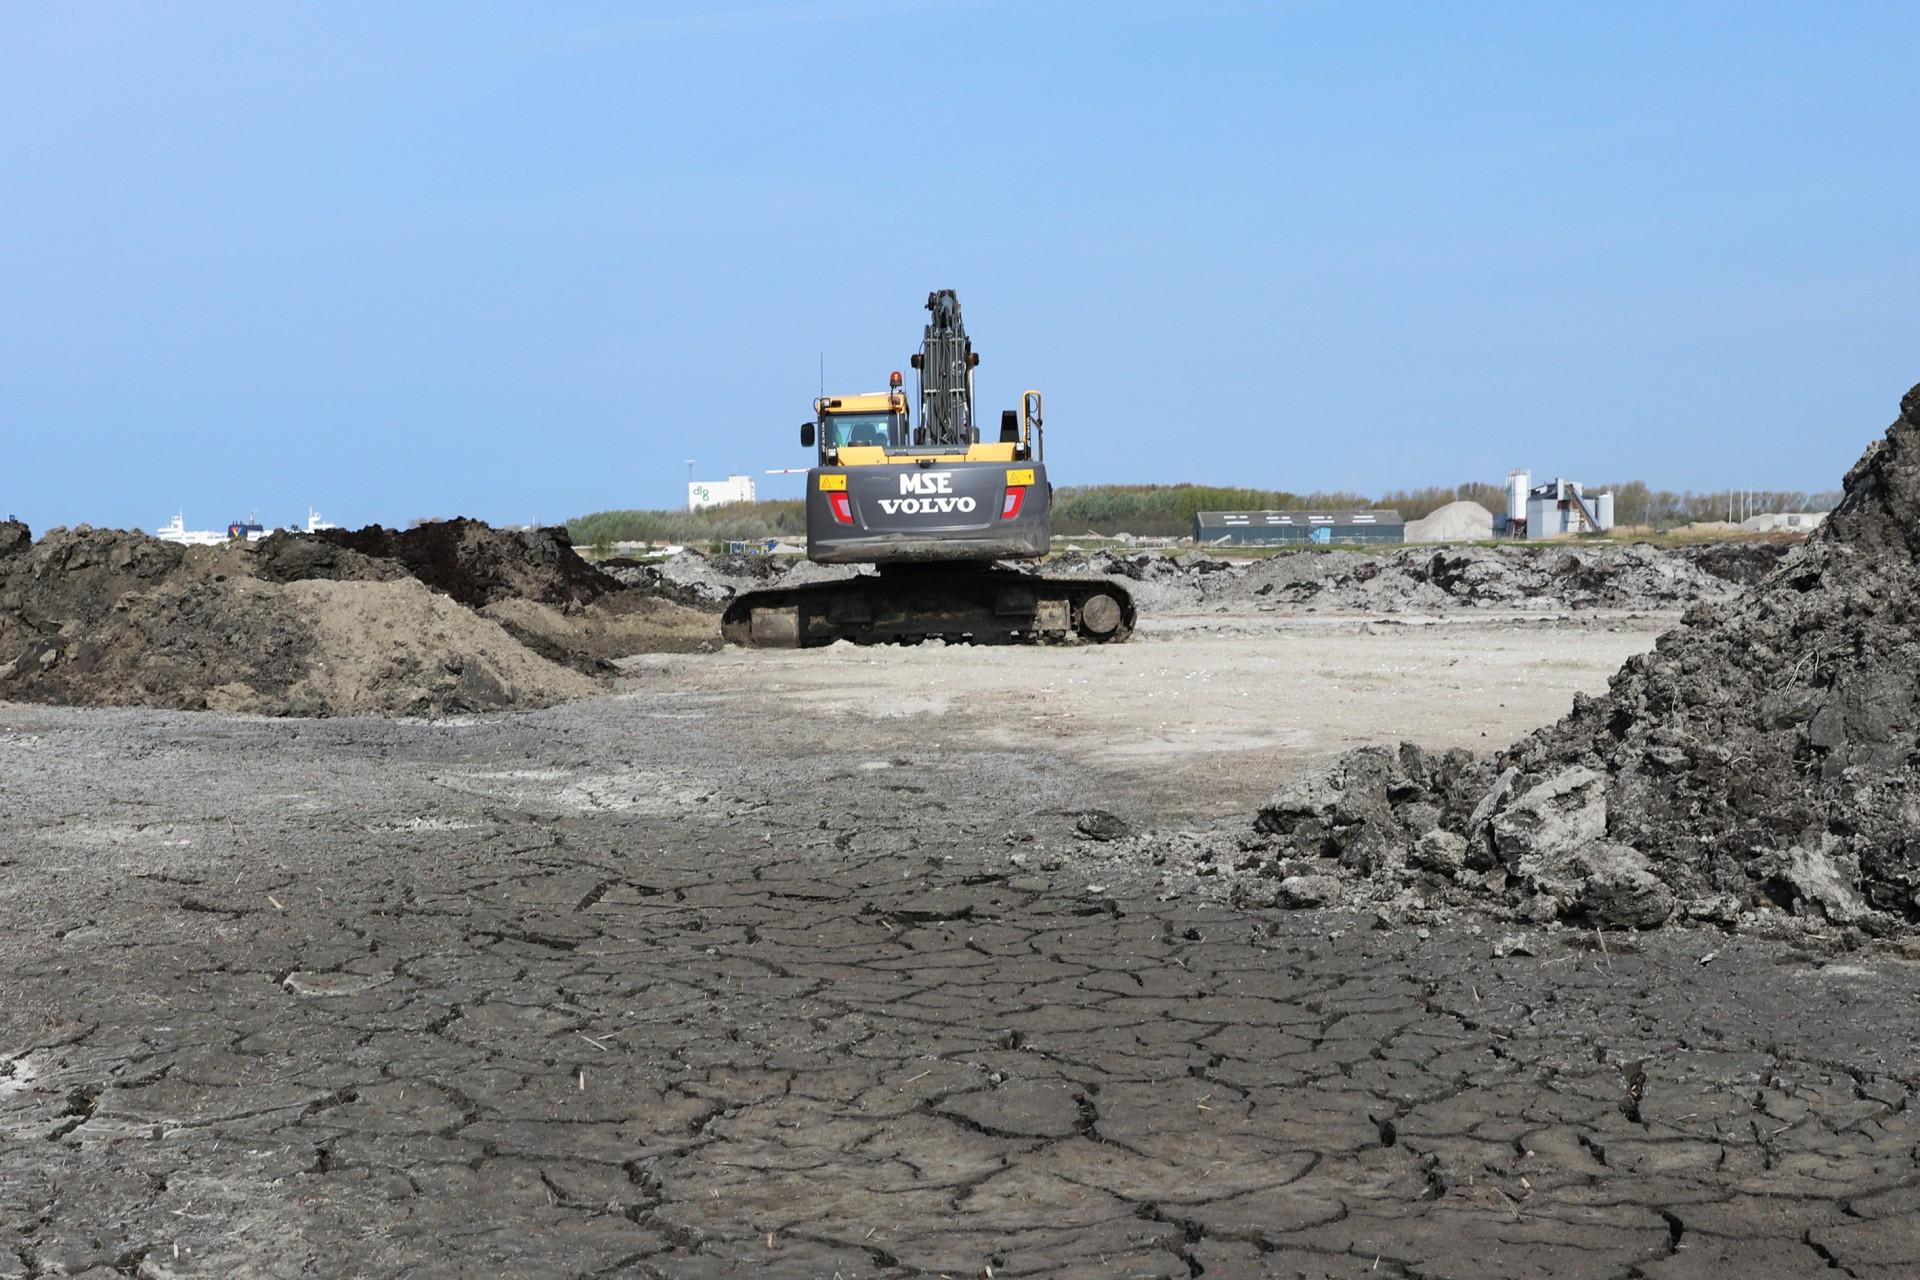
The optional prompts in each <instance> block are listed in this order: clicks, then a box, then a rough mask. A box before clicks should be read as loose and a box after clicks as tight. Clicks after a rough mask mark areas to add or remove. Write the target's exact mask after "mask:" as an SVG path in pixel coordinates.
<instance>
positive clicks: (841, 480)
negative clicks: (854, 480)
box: [820, 476, 847, 493]
mask: <svg viewBox="0 0 1920 1280" xmlns="http://www.w3.org/2000/svg"><path fill="white" fill-rule="evenodd" d="M846 491H847V478H846V477H845V476H821V477H820V492H822V493H845V492H846Z"/></svg>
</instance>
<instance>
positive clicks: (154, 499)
mask: <svg viewBox="0 0 1920 1280" xmlns="http://www.w3.org/2000/svg"><path fill="white" fill-rule="evenodd" d="M1916 47H1920V6H1913V5H1910V4H1899V3H1885V4H1874V3H1859V4H1833V5H1818V6H1816V5H1807V4H1793V5H1787V4H1768V3H1761V2H1749V3H1658V4H1637V3H1607V4H1586V5H1574V4H1541V3H1535V2H1528V3H1399V4H1396V3H1385V2H1379V3H1370V2H1368V0H1349V2H1346V3H1334V2H1331V0H1329V2H1325V3H1234V2H1229V0H1193V2H1191V3H1174V2H1172V0H1168V2H1165V3H1146V2H1144V0H1142V2H1130V0H1100V2H1098V3H1075V2H1064V0H1063V2H1060V3H1046V2H1044V0H1027V2H1024V3H991V2H977V3H966V2H961V0H954V2H950V3H940V2H927V3H914V2H912V0H818V2H813V3H792V4H777V3H765V2H763V3H758V4H756V3H753V2H752V0H741V2H739V3H735V2H734V0H714V2H713V3H711V4H705V5H697V4H669V3H659V4H648V3H639V2H636V3H626V4H590V3H576V4H553V5H530V4H521V3H494V4H484V3H459V4H441V3H425V2H422V3H409V4H405V5H392V4H372V3H358V4H354V3H344V4H329V5H308V6H289V5H262V4H254V3H245V4H241V3H235V4H204V3H181V4H169V5H147V4H126V5H102V4H83V3H75V4H61V5H47V6H34V5H26V4H17V5H12V6H7V7H5V8H4V9H0V514H5V513H7V512H9V511H11V512H17V513H18V514H19V515H21V516H22V517H23V518H26V519H28V520H29V521H30V522H31V523H32V524H34V526H35V527H36V528H37V529H39V528H45V527H47V526H49V525H53V524H62V523H74V522H78V521H83V520H84V521H89V522H92V523H95V524H119V525H138V526H141V527H147V528H151V527H153V526H154V525H156V524H158V523H159V522H161V521H163V520H164V519H166V518H167V517H168V516H170V515H171V514H172V513H173V512H175V511H177V510H184V511H185V512H186V514H187V518H188V523H189V525H191V526H193V527H202V528H204V527H213V526H217V525H224V524H225V522H226V521H227V520H229V519H231V518H233V517H235V516H237V515H240V514H243V513H245V512H246V511H248V510H254V509H257V510H258V511H259V513H260V515H261V516H262V518H263V519H265V520H266V521H268V522H269V523H286V522H290V521H293V520H296V519H298V518H300V517H302V516H303V515H304V513H305V511H306V508H307V506H308V504H312V505H315V506H318V507H319V508H320V509H321V510H323V511H324V512H325V513H326V514H327V515H328V516H329V517H331V518H334V519H337V520H339V521H341V522H342V523H352V524H359V523H363V522H371V521H375V520H378V521H383V522H386V523H389V524H394V523H404V522H405V521H406V520H408V519H410V518H413V517H418V516H426V515H455V514H466V515H473V516H478V517H482V518H486V519H492V520H496V521H520V520H531V519H539V520H545V521H556V520H561V519H564V518H566V517H568V516H572V515H578V514H581V513H584V512H587V511H592V510H596V509H601V508H605V507H624V506H666V505H675V504H678V503H680V502H682V501H683V500H684V495H685V489H684V485H685V480H686V467H685V465H684V463H683V461H682V460H683V459H685V458H688V457H692V458H695V459H698V467H697V470H698V472H699V473H700V475H701V476H702V477H703V478H705V477H708V476H718V475H723V474H725V473H727V472H729V471H750V472H755V473H757V472H760V471H762V470H764V469H766V468H771V467H788V466H801V465H804V464H805V460H806V458H805V455H804V454H802V453H801V452H800V450H799V449H798V447H797V443H796V430H795V429H796V427H797V425H798V424H799V422H800V421H801V420H802V419H803V418H805V417H806V416H808V414H809V412H810V401H811V398H812V396H813V394H814V392H815V390H816V380H817V376H818V362H819V361H820V359H821V356H822V353H824V356H825V362H826V373H827V380H828V382H829V384H830V385H831V387H832V388H833V389H838V390H843V391H854V390H870V389H875V388H878V387H880V386H881V385H883V384H884V381H885V376H886V373H887V371H888V370H890V369H894V368H903V367H904V366H905V365H906V361H907V357H908V355H909V354H910V353H911V351H912V350H913V349H914V348H915V346H916V345H917V342H918V337H919V332H920V324H921V322H922V317H923V313H922V312H921V310H920V306H921V304H922V302H923V301H924V299H925V297H926V293H927V291H928V290H929V289H932V288H936V287H943V288H954V289H957V290H958V291H959V293H960V297H961V299H962V301H963V303H964V304H965V307H966V314H967V320H968V324H969V328H970V329H971V330H972V332H973V334H974V338H975V342H976V344H977V346H978V347H979V349H980V350H981V351H982V353H983V363H982V365H981V370H980V387H981V391H982V393H983V396H984V399H985V401H986V403H985V405H984V408H985V409H986V410H987V411H988V412H987V419H988V420H989V421H993V420H996V419H997V410H998V409H999V408H1000V407H1003V406H1010V405H1012V404H1013V403H1014V402H1015V400H1016V398H1017V396H1018V393H1019V392H1020V390H1021V389H1022V388H1024V387H1028V386H1037V387H1040V388H1043V389H1044V390H1045V391H1046V393H1047V404H1048V427H1049V446H1050V448H1049V462H1050V464H1051V470H1052V473H1053V477H1054V480H1055V482H1056V483H1076V482H1095V481H1170V480H1195V481H1210V482H1225V483H1240V484H1250V485H1259V486H1262V487H1274V488H1287V489H1293V490H1307V489H1316V488H1344V489H1357V490H1360V491H1363V492H1377V491H1380V490H1383V489H1387V488H1392V487H1400V486H1410V485H1421V484H1429V483H1454V482H1456V481H1458V480H1462V479H1470V478H1472V479H1498V478H1499V477H1501V476H1503V475H1504V474H1505V473H1506V471H1507V470H1508V469H1509V468H1511V467H1514V466H1527V467H1531V468H1533V469H1534V470H1535V471H1538V472H1547V473H1556V472H1557V473H1560V474H1567V475H1572V476H1575V477H1579V478H1583V479H1586V480H1588V481H1589V482H1599V481H1605V480H1610V479H1620V478H1627V477H1634V476H1639V477H1644V478H1645V479H1647V480H1649V481H1650V482H1653V483H1655V484H1658V485H1663V486H1668V487H1674V488H1681V487H1690V488H1696V489H1713V488H1722V487H1726V486H1729V485H1732V486H1748V487H1754V488H1769V487H1771V488H1809V489H1817V488H1825V487H1830V486H1832V485H1834V484H1836V483H1837V481H1838V478H1839V476H1840V474H1841V473H1842V472H1843V471H1844V470H1845V468H1846V467H1847V466H1848V465H1849V464H1850V463H1851V462H1852V460H1853V459H1854V458H1855V457H1856V456H1857V455H1858V454H1859V452H1860V450H1861V449H1862V447H1863V446H1864V445H1865V444H1866V443H1867V441H1868V440H1869V439H1871V438H1872V437H1873V436H1874V435H1876V434H1877V433H1878V432H1879V430H1880V429H1881V428H1883V427H1884V425H1885V424H1886V422H1887V421H1889V420H1890V419H1891V418H1892V416H1893V414H1894V412H1895V407H1896V404H1897V402H1898V399H1899V397H1900V395H1901V393H1902V392H1903V391H1905V389H1906V388H1907V387H1908V386H1909V385H1910V384H1912V383H1913V382H1914V381H1915V380H1916V379H1920V350H1917V349H1916V343H1915V337H1916V327H1920V236H1916V235H1915V233H1914V231H1913V217H1914V210H1915V209H1916V208H1920V200H1916V196H1920V167H1916V166H1915V164H1914V163H1913V156H1914V138H1913V126H1914V122H1915V120H1916V113H1915V108H1914V105H1913V99H1912V96H1911V81H1912V51H1913V49H1914V48H1916ZM797 491H798V484H797V482H795V481H794V480H792V479H775V478H764V483H763V486H762V492H763V494H767V495H769V496H779V495H783V494H788V493H795V492H797Z"/></svg>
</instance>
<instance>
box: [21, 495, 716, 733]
mask: <svg viewBox="0 0 1920 1280" xmlns="http://www.w3.org/2000/svg"><path fill="white" fill-rule="evenodd" d="M372 532H373V533H375V534H377V535H378V536H373V537H368V538H364V539H362V542H363V543H364V544H365V545H370V546H374V547H376V548H385V549H387V550H389V551H394V552H395V554H393V555H369V554H366V553H363V552H361V551H358V550H355V549H353V548H352V547H351V546H347V545H343V543H342V542H341V541H338V540H334V539H331V538H325V537H310V536H306V535H275V536H274V537H271V538H268V539H266V540H265V541H264V542H262V543H260V544H259V545H257V546H247V545H238V546H223V547H192V548H189V547H183V546H179V545H175V544H172V543H166V542H160V541H158V540H155V539H152V538H148V537H146V536H144V535H142V534H140V533H137V532H127V531H122V530H112V529H89V528H86V527H81V528H77V529H71V530H68V529H57V530H54V531H52V532H51V533H49V534H48V535H47V536H46V537H45V538H43V539H41V540H40V541H39V542H38V543H34V542H33V541H32V540H31V537H30V535H29V534H28V531H27V529H26V527H25V526H24V525H20V524H18V523H14V522H9V523H7V524H4V525H0V698H6V699H13V700H20V701H34V702H48V703H62V704H73V705H84V706H150V707H166V708H176V709H188V710H197V709H204V708H211V709H220V710H235V711H251V712H260V713H265V714H276V715H359V714H377V715H440V714H448V713H456V712H467V711H484V710H499V709H509V708H534V707H542V706H549V705H552V704H554V703H557V702H561V701H565V700H567V699H570V698H576V697H580V696H583V695H585V694H589V693H592V692H594V691H595V690H597V689H598V688H600V687H601V685H600V684H599V683H598V682H596V681H595V680H593V679H590V678H589V675H588V674H587V673H593V672H599V671H604V670H606V669H608V666H609V662H610V660H611V659H612V658H615V657H620V656H624V655H626V654H631V653H640V652H650V651H659V650H685V649H691V648H696V647H698V646H699V645H700V644H701V643H703V642H706V643H717V634H714V633H715V632H716V628H715V627H714V625H713V621H712V619H711V618H709V617H707V616H706V615H703V614H699V613H696V612H694V611H692V610H688V609H684V608H681V607H679V606H675V605H672V604H670V603H667V602H664V601H657V600H651V599H647V598H644V597H643V596H642V595H641V593H636V592H626V591H623V590H622V588H621V587H620V585H619V584H618V583H616V582H613V581H612V580H611V579H609V578H606V577H605V575H602V574H599V573H598V571H596V570H594V569H593V568H592V566H590V565H587V564H586V563H585V562H584V561H581V560H580V559H579V557H578V556H576V555H574V553H573V551H572V548H571V546H570V545H568V544H567V542H566V540H565V537H564V535H563V534H562V535H558V536H554V535H553V534H552V533H551V531H549V532H548V533H546V534H544V535H538V534H519V533H511V532H504V531H496V530H492V529H489V528H488V527H487V526H484V525H479V524H477V523H476V522H473V521H457V522H449V524H448V526H447V527H435V526H423V527H422V528H419V529H414V530H409V531H408V532H407V533H406V534H404V535H389V534H388V532H387V531H385V530H376V531H372ZM416 535H417V536H416ZM396 538H398V539H399V541H395V539H396ZM401 552H404V553H405V554H404V555H402V554H400V553H401ZM407 556H411V557H412V559H411V560H409V559H408V558H406V557H407ZM416 565H417V566H419V570H418V572H416V568H415V566H416ZM420 573H425V574H426V575H429V576H430V577H431V578H432V579H433V580H432V581H429V580H428V578H426V577H422V576H419V574H420ZM440 584H445V586H444V587H443V586H441V585H440ZM520 592H525V593H527V594H524V595H522V594H519V593H520ZM473 601H478V602H479V603H478V604H473V603H470V602H473Z"/></svg>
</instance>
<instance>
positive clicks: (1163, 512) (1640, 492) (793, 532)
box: [567, 480, 1840, 548]
mask: <svg viewBox="0 0 1920 1280" xmlns="http://www.w3.org/2000/svg"><path fill="white" fill-rule="evenodd" d="M1589 492H1592V493H1608V492H1610V493H1612V494H1613V516H1614V520H1615V522H1616V523H1618V524H1622V525H1644V526H1649V527H1651V528H1655V529H1671V528H1674V527H1676V526H1679V525H1683V524H1692V523H1695V522H1697V521H1703V520H1725V519H1727V517H1728V510H1729V495H1728V494H1727V492H1726V491H1725V490H1721V491H1719V492H1715V493H1695V492H1693V491H1691V490H1681V491H1677V492H1676V491H1674V490H1671V489H1655V488H1652V487H1651V486H1649V485H1648V484H1647V483H1646V482H1645V481H1642V480H1629V481H1626V482H1624V483H1621V484H1614V485H1601V486H1596V487H1593V488H1591V489H1589ZM1463 499H1464V500H1466V501H1469V502H1477V503H1479V504H1480V505H1481V506H1483V507H1485V508H1486V509H1487V510H1489V511H1491V512H1493V513H1494V514H1495V515H1500V514H1502V513H1504V512H1505V511H1506V506H1507V491H1506V487H1505V486H1504V485H1501V484H1489V483H1484V482H1481V481H1468V482H1466V483H1464V484H1457V485H1451V486H1448V485H1434V486H1430V487H1428V488H1424V489H1394V490H1390V491H1388V492H1386V493H1383V494H1380V495H1379V496H1378V497H1368V496H1366V495H1365V494H1358V493H1338V492H1334V493H1291V492H1289V491H1287V490H1284V489H1235V488H1223V487H1219V486H1214V485H1199V484H1094V485H1068V486H1064V487H1062V488H1059V489H1055V490H1054V494H1053V530H1054V532H1055V533H1058V534H1069V535H1072V534H1087V533H1093V534H1098V535H1101V536H1111V535H1113V534H1117V533H1131V534H1137V535H1139V536H1141V537H1184V536H1186V535H1188V534H1191V533H1192V532H1193V517H1194V515H1195V513H1197V512H1201V511H1322V510H1345V509H1366V508H1370V507H1384V508H1391V509H1393V510H1395V511H1398V512H1399V513H1400V516H1401V518H1402V519H1405V520H1418V519H1421V518H1422V517H1425V516H1429V515H1432V514H1433V513H1434V512H1435V511H1437V510H1438V509H1439V508H1441V507H1444V506H1446V505H1447V504H1448V503H1449V502H1458V501H1461V500H1463ZM1839 501H1840V494H1839V492H1838V491H1837V490H1829V491H1825V492H1812V493H1810V492H1807V491H1805V490H1779V491H1767V492H1747V493H1744V494H1743V493H1740V492H1735V493H1734V494H1733V495H1732V498H1731V503H1732V512H1733V518H1734V519H1735V520H1739V519H1741V518H1743V517H1744V516H1747V515H1757V514H1760V513H1763V512H1778V511H1826V510H1829V509H1831V508H1832V507H1833V506H1834V504H1836V503H1838V502H1839ZM567 530H568V532H569V533H570V534H571V535H572V537H573V541H574V545H576V546H581V547H602V548H605V547H611V546H612V544H614V543H616V542H678V543H693V544H695V545H701V544H705V543H713V542H733V541H756V540H759V539H765V538H794V539H800V538H804V537H805V536H806V532H807V517H806V511H805V509H804V508H803V507H802V505H801V503H800V501H799V500H798V499H785V500H782V501H775V502H739V503H733V504H731V505H728V506H724V507H708V508H707V509H705V510H702V511H646V510H633V511H597V512H594V513H593V514H591V515H585V516H580V517H578V518H576V519H573V520H569V521H568V522H567Z"/></svg>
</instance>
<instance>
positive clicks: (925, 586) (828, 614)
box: [720, 565, 1134, 649]
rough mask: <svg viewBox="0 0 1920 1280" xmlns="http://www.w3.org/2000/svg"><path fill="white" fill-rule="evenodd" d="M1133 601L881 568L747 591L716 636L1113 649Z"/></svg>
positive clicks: (751, 642)
mask: <svg viewBox="0 0 1920 1280" xmlns="http://www.w3.org/2000/svg"><path fill="white" fill-rule="evenodd" d="M1133 624H1134V607H1133V596H1132V595H1131V594H1129V593H1128V591H1127V590H1126V588H1124V587H1121V586H1117V585H1115V584H1114V583H1112V582H1109V581H1108V580H1107V579H1105V578H1045V577H1041V576H1039V575H1037V574H1029V573H1018V572H1015V571H1012V570H1008V569H975V570H955V569H954V568H953V567H952V566H951V565H946V566H926V567H906V566H902V567H891V566H890V567H888V568H886V569H883V570H882V571H881V572H879V573H877V574H863V575H861V576H859V577H854V578H845V579H842V580H841V581H838V582H817V583H812V584H809V585H807V586H800V587H787V588H779V587H776V588H773V589H771V590H767V591H750V592H747V593H746V594H744V595H741V596H737V597H735V599H734V600H733V602H732V603H731V604H729V605H728V606H727V610H726V612H725V613H724V614H722V615H721V619H720V631H721V635H722V636H723V637H724V638H725V639H726V641H727V643H729V644H737V645H740V646H741V647H742V648H748V649H805V648H812V647H814V646H817V645H825V644H832V643H833V642H834V641H836V640H851V641H853V642H854V643H856V644H886V643H893V644H912V643H915V642H917V641H920V640H927V639H932V638H935V637H938V638H940V639H944V640H948V641H959V642H966V643H972V644H1047V643H1057V644H1058V643H1084V644H1114V643H1117V642H1119V641H1123V640H1125V639H1126V638H1127V637H1128V636H1130V635H1132V634H1133Z"/></svg>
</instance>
